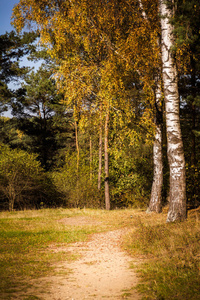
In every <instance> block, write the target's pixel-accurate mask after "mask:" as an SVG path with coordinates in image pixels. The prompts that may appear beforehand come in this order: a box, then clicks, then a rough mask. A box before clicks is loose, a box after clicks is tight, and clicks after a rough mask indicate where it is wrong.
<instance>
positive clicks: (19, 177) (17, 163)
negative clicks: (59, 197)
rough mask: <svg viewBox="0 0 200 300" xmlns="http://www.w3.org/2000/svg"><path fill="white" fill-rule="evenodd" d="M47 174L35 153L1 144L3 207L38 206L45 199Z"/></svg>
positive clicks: (0, 179) (0, 166)
mask: <svg viewBox="0 0 200 300" xmlns="http://www.w3.org/2000/svg"><path fill="white" fill-rule="evenodd" d="M44 186H45V174H44V171H43V169H42V167H41V165H40V162H39V161H37V156H36V155H35V154H29V153H27V152H26V151H23V150H19V149H14V150H12V149H10V148H9V147H8V146H5V145H0V192H1V204H2V206H3V208H4V209H5V208H8V209H9V210H10V211H12V210H13V209H14V208H16V209H24V208H30V207H33V206H34V207H36V206H38V205H39V203H40V202H42V201H43V199H44Z"/></svg>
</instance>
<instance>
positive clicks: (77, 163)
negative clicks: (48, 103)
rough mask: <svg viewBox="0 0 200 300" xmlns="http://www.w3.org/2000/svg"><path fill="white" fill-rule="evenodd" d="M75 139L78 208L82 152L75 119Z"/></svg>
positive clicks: (77, 202) (77, 204)
mask: <svg viewBox="0 0 200 300" xmlns="http://www.w3.org/2000/svg"><path fill="white" fill-rule="evenodd" d="M74 126H75V138H76V155H77V156H76V203H75V204H76V207H78V206H79V200H80V199H79V160H80V152H79V143H78V124H77V121H76V119H75V121H74Z"/></svg>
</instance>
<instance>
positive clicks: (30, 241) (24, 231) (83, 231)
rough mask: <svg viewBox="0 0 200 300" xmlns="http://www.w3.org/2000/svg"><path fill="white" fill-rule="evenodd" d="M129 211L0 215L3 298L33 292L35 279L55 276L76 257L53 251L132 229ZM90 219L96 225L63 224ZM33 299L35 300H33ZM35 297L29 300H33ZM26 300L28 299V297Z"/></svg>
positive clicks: (22, 212) (41, 212) (0, 263)
mask: <svg viewBox="0 0 200 300" xmlns="http://www.w3.org/2000/svg"><path fill="white" fill-rule="evenodd" d="M130 214H131V212H130V211H128V210H127V211H126V210H124V211H121V212H120V211H111V212H107V211H103V210H89V209H88V210H84V209H83V210H79V209H72V210H70V209H44V210H38V211H21V212H12V213H10V212H1V213H0V295H1V299H14V298H16V295H17V294H19V293H23V292H26V290H27V288H30V285H31V282H32V279H35V278H40V277H44V276H46V275H51V274H54V272H55V268H54V267H55V264H56V263H58V262H61V261H65V260H69V261H70V260H73V259H76V258H77V257H76V256H75V255H74V254H72V253H70V252H66V251H57V252H55V251H51V248H55V247H56V248H57V247H58V248H59V247H63V244H64V245H67V244H69V243H73V242H77V241H84V240H86V239H87V238H88V237H89V235H90V234H91V233H95V232H101V231H106V230H112V229H116V228H120V227H124V226H128V225H131V223H130ZM78 216H80V217H89V218H90V219H91V220H95V221H98V224H97V225H95V224H93V225H87V224H86V225H84V226H69V225H66V224H65V223H64V222H59V221H60V220H63V219H66V218H71V217H78ZM30 297H32V298H30ZM33 297H35V296H33V295H32V296H29V298H30V299H33ZM23 299H28V298H27V296H26V297H25V296H24V298H23ZM34 299H35V298H34Z"/></svg>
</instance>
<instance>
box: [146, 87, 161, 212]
mask: <svg viewBox="0 0 200 300" xmlns="http://www.w3.org/2000/svg"><path fill="white" fill-rule="evenodd" d="M155 98H156V99H155V106H156V116H155V124H156V134H155V140H154V144H153V166H154V169H153V183H152V189H151V199H150V203H149V207H148V209H147V212H156V213H160V212H161V211H162V185H163V160H162V127H163V124H162V110H160V109H159V106H160V101H161V90H160V88H157V89H156V95H155Z"/></svg>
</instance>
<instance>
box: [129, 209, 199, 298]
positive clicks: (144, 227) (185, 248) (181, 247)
mask: <svg viewBox="0 0 200 300" xmlns="http://www.w3.org/2000/svg"><path fill="white" fill-rule="evenodd" d="M165 220H166V215H165V214H161V215H159V216H158V215H155V214H152V215H146V216H145V214H140V215H139V217H138V225H137V228H135V229H134V230H133V231H132V232H131V233H130V234H129V236H128V237H127V239H126V242H125V244H126V247H127V248H128V250H129V252H130V253H131V254H132V255H133V256H136V255H137V256H139V257H141V255H142V258H143V259H144V261H145V263H144V264H142V265H141V266H140V269H139V271H138V272H139V276H140V277H141V283H140V284H139V285H138V290H139V291H140V292H141V293H143V294H144V295H146V296H145V297H144V299H181V300H186V299H194V300H197V299H200V223H199V221H198V220H199V212H195V213H190V214H189V217H188V220H187V221H186V222H183V223H173V224H166V223H165Z"/></svg>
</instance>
